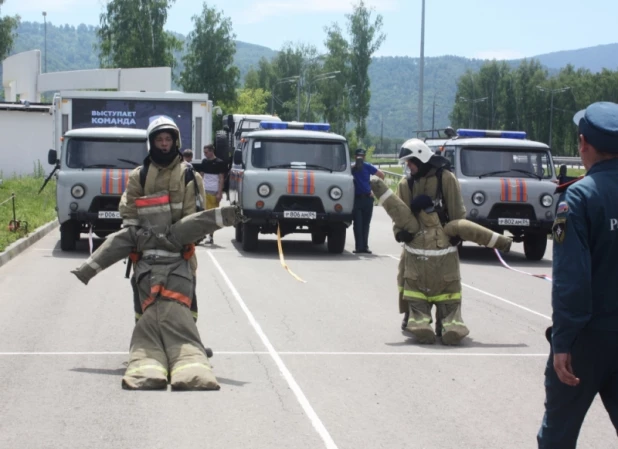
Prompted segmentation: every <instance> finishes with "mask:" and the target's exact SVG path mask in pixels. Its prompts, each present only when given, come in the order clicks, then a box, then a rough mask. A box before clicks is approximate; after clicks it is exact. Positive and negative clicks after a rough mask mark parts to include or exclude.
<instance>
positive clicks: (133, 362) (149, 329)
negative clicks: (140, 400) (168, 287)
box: [122, 307, 168, 390]
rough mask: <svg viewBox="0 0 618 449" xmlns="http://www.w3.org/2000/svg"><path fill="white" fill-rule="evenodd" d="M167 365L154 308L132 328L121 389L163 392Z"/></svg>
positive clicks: (165, 385)
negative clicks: (127, 360) (127, 363)
mask: <svg viewBox="0 0 618 449" xmlns="http://www.w3.org/2000/svg"><path fill="white" fill-rule="evenodd" d="M167 365H168V362H167V356H166V355H165V349H164V347H163V345H162V342H161V337H160V335H159V330H158V326H157V320H156V314H155V313H154V307H150V308H148V309H147V310H146V312H145V313H144V314H143V315H142V317H141V318H140V319H139V320H138V321H137V323H136V325H135V327H134V329H133V336H132V337H131V349H130V354H129V365H128V366H127V369H126V371H125V374H124V376H123V378H122V388H123V389H125V390H166V389H167V378H168V371H167Z"/></svg>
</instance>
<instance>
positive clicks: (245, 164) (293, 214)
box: [230, 121, 354, 253]
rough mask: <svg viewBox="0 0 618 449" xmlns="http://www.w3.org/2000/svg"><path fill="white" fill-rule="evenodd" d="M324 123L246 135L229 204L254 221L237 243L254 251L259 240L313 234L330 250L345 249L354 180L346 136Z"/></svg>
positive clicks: (274, 126)
mask: <svg viewBox="0 0 618 449" xmlns="http://www.w3.org/2000/svg"><path fill="white" fill-rule="evenodd" d="M329 129H330V126H329V125H328V124H324V123H299V122H280V121H278V122H270V121H263V122H261V123H260V129H258V130H255V131H253V132H250V133H248V134H246V136H245V137H244V141H243V142H242V143H241V146H240V148H238V149H236V150H235V151H234V157H233V166H232V170H231V173H230V202H231V203H232V204H233V205H239V206H240V207H241V209H242V212H243V214H244V215H245V216H246V217H248V218H250V221H248V222H246V223H242V224H239V225H237V226H236V241H238V242H240V243H241V244H242V249H243V250H244V251H255V250H256V249H257V246H258V236H259V234H260V233H262V234H272V233H278V232H280V234H281V236H285V235H287V234H293V233H308V234H311V240H312V242H313V243H314V244H316V245H321V244H324V242H325V241H327V240H328V241H327V247H328V251H329V252H331V253H341V252H343V250H344V246H345V240H346V231H347V228H348V227H349V226H350V224H351V223H352V208H353V206H354V178H353V176H352V171H351V165H350V155H349V151H348V144H347V141H346V139H345V137H343V136H340V135H338V134H334V133H331V132H328V131H329Z"/></svg>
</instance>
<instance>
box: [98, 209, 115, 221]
mask: <svg viewBox="0 0 618 449" xmlns="http://www.w3.org/2000/svg"><path fill="white" fill-rule="evenodd" d="M99 218H101V219H103V220H106V219H114V218H117V219H118V220H120V212H119V211H108V210H100V211H99Z"/></svg>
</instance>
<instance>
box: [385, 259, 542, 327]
mask: <svg viewBox="0 0 618 449" xmlns="http://www.w3.org/2000/svg"><path fill="white" fill-rule="evenodd" d="M386 255H387V256H388V257H390V258H391V259H394V260H396V261H397V262H399V257H395V256H392V255H390V254H386ZM461 285H463V286H464V287H466V288H469V289H471V290H475V291H477V292H479V293H482V294H484V295H487V296H489V297H491V298H494V299H497V300H498V301H502V302H505V303H507V304H510V305H512V306H514V307H518V308H520V309H522V310H525V311H526V312H530V313H532V314H534V315H537V316H540V317H542V318H545V319H547V320H549V321H551V317H550V316H547V315H544V314H542V313H540V312H537V311H536V310H532V309H529V308H528V307H525V306H522V305H519V304H517V303H514V302H513V301H509V300H508V299H504V298H501V297H500V296H497V295H494V294H493V293H489V292H486V291H485V290H481V289H480V288H476V287H472V286H471V285H468V284H464V283H463V282H462V283H461Z"/></svg>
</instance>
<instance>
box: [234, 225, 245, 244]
mask: <svg viewBox="0 0 618 449" xmlns="http://www.w3.org/2000/svg"><path fill="white" fill-rule="evenodd" d="M242 226H243V225H242V223H238V224H237V225H236V226H234V230H235V231H236V232H235V233H234V238H235V239H236V241H237V242H238V243H242Z"/></svg>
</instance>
